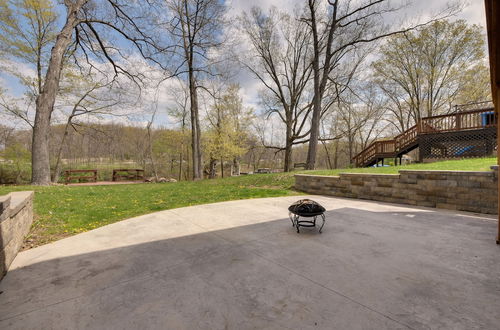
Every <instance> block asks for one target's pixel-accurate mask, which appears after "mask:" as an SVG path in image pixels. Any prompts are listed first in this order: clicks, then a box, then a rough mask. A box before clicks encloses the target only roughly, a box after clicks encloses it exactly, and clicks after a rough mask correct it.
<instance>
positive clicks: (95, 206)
mask: <svg viewBox="0 0 500 330" xmlns="http://www.w3.org/2000/svg"><path fill="white" fill-rule="evenodd" d="M496 162H497V160H496V158H492V157H490V158H477V159H465V160H454V161H444V162H437V163H429V164H415V165H407V166H398V167H380V168H356V169H337V170H319V171H299V172H291V173H274V174H254V175H246V176H240V177H231V178H224V179H214V180H203V181H196V182H177V183H165V184H148V183H145V184H134V185H102V186H60V185H58V186H49V187H41V186H27V185H22V186H0V195H4V194H7V193H9V192H12V191H22V190H34V191H35V220H34V222H33V226H32V229H31V232H30V234H29V236H28V237H27V240H26V242H25V246H24V248H31V247H35V246H39V245H42V244H46V243H49V242H51V241H55V240H57V239H60V238H63V237H67V236H71V235H74V234H77V233H81V232H85V231H88V230H92V229H94V228H97V227H101V226H104V225H107V224H110V223H113V222H116V221H120V220H124V219H127V218H130V217H134V216H139V215H143V214H147V213H151V212H156V211H161V210H167V209H173V208H179V207H184V206H190V205H199V204H206V203H215V202H222V201H228V200H237V199H248V198H263V197H278V196H291V195H298V194H300V193H299V192H297V191H295V190H294V189H293V185H294V177H293V175H294V174H297V173H308V174H319V175H337V174H338V173H341V172H353V173H384V174H385V173H386V174H391V173H398V171H399V170H400V169H412V170H464V171H489V170H490V166H491V165H494V164H496Z"/></svg>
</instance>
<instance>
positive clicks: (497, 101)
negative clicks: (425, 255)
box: [484, 0, 500, 244]
mask: <svg viewBox="0 0 500 330" xmlns="http://www.w3.org/2000/svg"><path fill="white" fill-rule="evenodd" d="M484 4H485V9H486V27H487V30H488V50H489V55H490V74H491V96H492V99H493V104H494V106H495V118H498V112H499V111H498V110H499V107H500V37H499V36H500V1H498V0H485V1H484ZM498 146H500V125H498V124H497V157H498V159H500V148H498ZM497 162H498V161H497ZM498 164H499V165H500V162H498ZM498 182H499V187H498V188H499V191H500V180H498ZM498 214H499V216H500V194H499V195H498ZM497 244H500V218H499V220H498V232H497Z"/></svg>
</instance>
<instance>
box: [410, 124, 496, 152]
mask: <svg viewBox="0 0 500 330" xmlns="http://www.w3.org/2000/svg"><path fill="white" fill-rule="evenodd" d="M495 147H496V128H495V127H491V128H485V129H480V130H469V131H460V132H449V133H437V134H425V135H421V136H420V137H419V149H420V150H419V151H420V158H421V160H423V159H426V158H463V157H483V156H488V155H491V154H492V153H493V151H494V150H495Z"/></svg>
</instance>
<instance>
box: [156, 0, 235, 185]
mask: <svg viewBox="0 0 500 330" xmlns="http://www.w3.org/2000/svg"><path fill="white" fill-rule="evenodd" d="M165 3H166V6H167V8H168V10H169V11H170V13H171V14H172V18H171V19H170V21H169V22H168V25H167V28H168V30H169V32H170V35H171V36H172V38H173V39H174V44H178V46H177V47H174V52H173V53H174V55H176V56H177V57H178V60H177V61H176V62H175V68H174V69H173V70H172V73H171V75H170V76H172V75H177V76H183V77H186V80H187V81H188V86H189V97H190V102H189V104H190V111H191V149H192V159H193V179H194V180H200V179H202V178H203V159H202V150H201V130H200V111H199V104H198V89H199V88H200V87H201V85H200V80H201V79H202V77H203V75H206V74H209V75H210V74H212V72H211V71H210V64H211V58H210V54H209V53H210V51H212V50H214V49H216V48H217V47H219V46H221V45H222V44H223V40H222V39H221V37H222V35H223V33H222V29H223V26H224V24H223V23H224V13H225V9H226V8H225V5H224V4H223V3H222V2H221V1H218V0H165Z"/></svg>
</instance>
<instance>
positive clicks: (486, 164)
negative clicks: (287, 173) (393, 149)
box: [301, 157, 497, 175]
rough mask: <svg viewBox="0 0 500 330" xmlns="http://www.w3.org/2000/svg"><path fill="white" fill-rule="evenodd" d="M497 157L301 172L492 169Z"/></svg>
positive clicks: (324, 173) (320, 173)
mask: <svg viewBox="0 0 500 330" xmlns="http://www.w3.org/2000/svg"><path fill="white" fill-rule="evenodd" d="M496 163H497V158H496V157H486V158H471V159H461V160H446V161H442V162H435V163H423V164H412V165H405V166H389V167H365V168H350V169H336V170H318V171H305V172H301V173H307V174H318V175H338V174H339V173H342V172H350V173H379V174H397V173H398V171H399V170H435V171H490V170H491V169H490V166H491V165H496Z"/></svg>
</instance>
